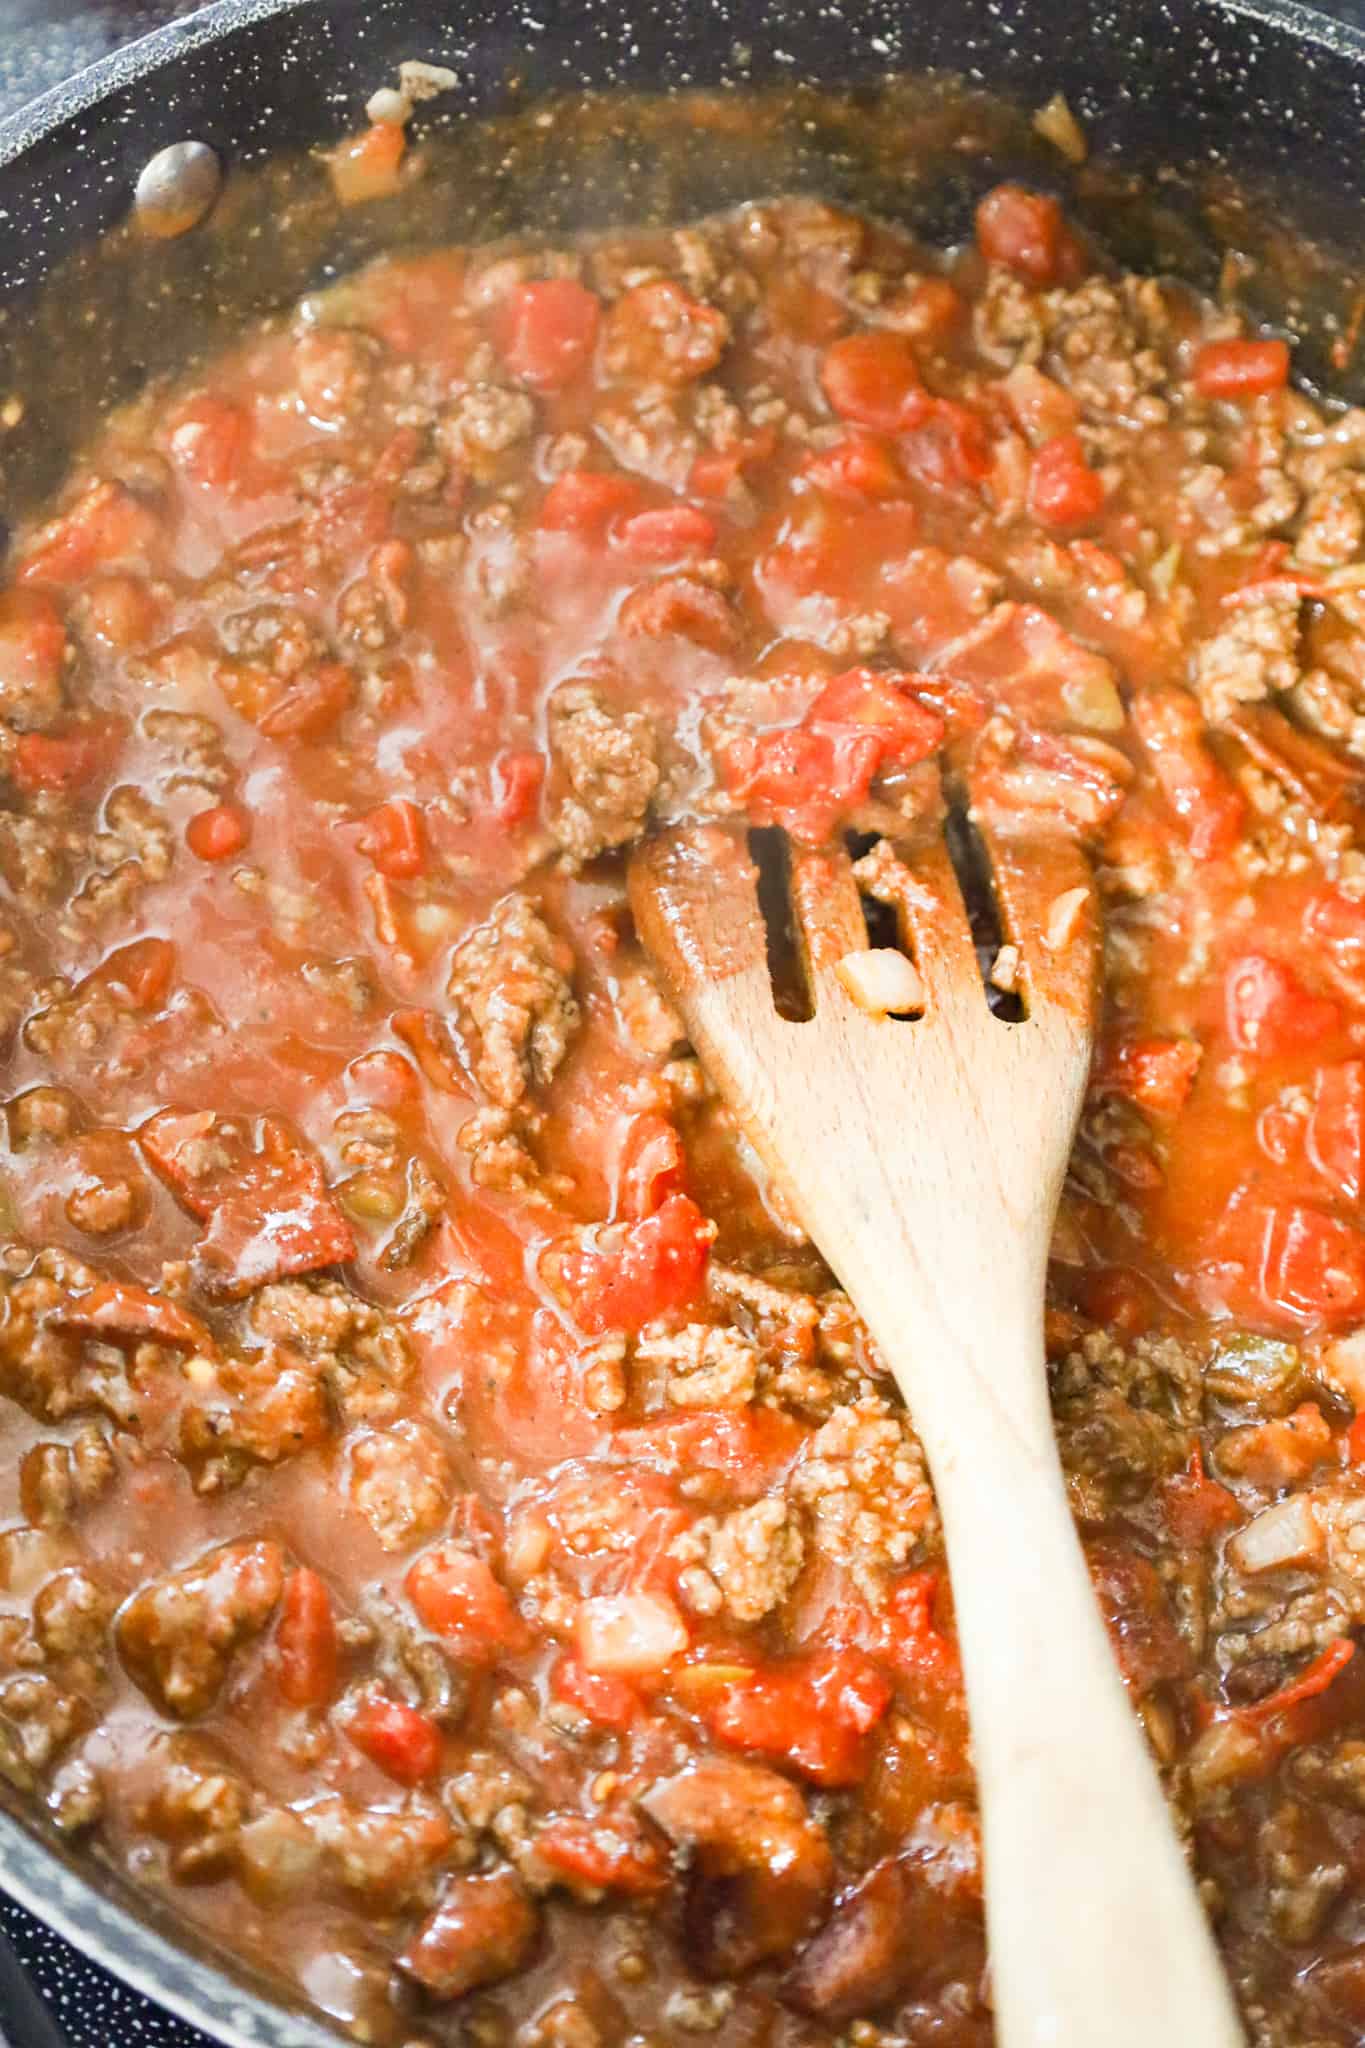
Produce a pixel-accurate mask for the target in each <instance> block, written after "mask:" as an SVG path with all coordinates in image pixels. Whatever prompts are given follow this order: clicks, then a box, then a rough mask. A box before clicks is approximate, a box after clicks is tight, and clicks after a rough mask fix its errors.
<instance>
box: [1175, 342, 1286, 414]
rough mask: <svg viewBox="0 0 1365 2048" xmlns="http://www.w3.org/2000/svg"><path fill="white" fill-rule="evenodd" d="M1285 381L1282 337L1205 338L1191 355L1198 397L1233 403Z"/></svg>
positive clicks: (1275, 388) (1257, 395)
mask: <svg viewBox="0 0 1365 2048" xmlns="http://www.w3.org/2000/svg"><path fill="white" fill-rule="evenodd" d="M1288 382H1289V344H1288V342H1286V341H1207V342H1205V344H1204V346H1203V347H1202V348H1201V349H1200V351H1199V353H1198V354H1197V355H1196V357H1195V359H1194V387H1195V390H1196V391H1197V392H1198V393H1199V395H1200V397H1201V398H1225V399H1231V400H1232V401H1233V402H1234V403H1237V402H1239V401H1240V400H1242V399H1244V398H1260V397H1263V396H1264V394H1265V393H1266V392H1267V391H1282V390H1283V389H1284V387H1285V385H1286V384H1287V383H1288Z"/></svg>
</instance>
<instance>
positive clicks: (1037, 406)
mask: <svg viewBox="0 0 1365 2048" xmlns="http://www.w3.org/2000/svg"><path fill="white" fill-rule="evenodd" d="M1000 392H1001V395H1002V397H1003V398H1005V399H1006V401H1007V402H1008V404H1009V409H1010V411H1011V412H1012V413H1013V414H1014V417H1015V419H1016V420H1017V421H1018V423H1019V425H1020V426H1021V427H1022V428H1023V430H1024V432H1025V433H1026V434H1027V435H1028V437H1029V439H1030V441H1032V442H1033V443H1034V445H1035V446H1037V445H1039V444H1041V443H1042V442H1044V441H1052V440H1054V439H1055V438H1056V437H1057V436H1058V435H1066V434H1070V433H1074V432H1075V428H1076V423H1077V421H1078V420H1079V419H1080V416H1081V408H1080V401H1079V400H1078V399H1076V398H1075V397H1073V396H1072V394H1071V392H1069V391H1068V390H1067V389H1066V387H1065V386H1064V385H1062V384H1059V383H1057V381H1056V379H1055V378H1053V377H1046V376H1044V374H1043V372H1042V371H1041V370H1039V369H1035V368H1034V366H1033V364H1032V363H1016V365H1015V367H1014V368H1013V369H1012V370H1011V371H1010V373H1009V375H1008V377H1006V378H1005V379H1004V380H1003V382H1002V383H1001V386H1000Z"/></svg>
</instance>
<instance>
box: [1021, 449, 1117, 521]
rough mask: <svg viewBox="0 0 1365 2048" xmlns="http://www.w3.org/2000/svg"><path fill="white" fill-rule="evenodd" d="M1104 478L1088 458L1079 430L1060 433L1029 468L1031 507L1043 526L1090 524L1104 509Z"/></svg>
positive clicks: (1031, 511) (1029, 499)
mask: <svg viewBox="0 0 1365 2048" xmlns="http://www.w3.org/2000/svg"><path fill="white" fill-rule="evenodd" d="M1104 495H1105V494H1104V482H1103V479H1102V478H1101V477H1099V476H1098V475H1097V474H1096V473H1095V471H1094V470H1093V469H1091V467H1090V465H1089V464H1088V463H1087V461H1086V459H1085V450H1084V449H1083V448H1082V446H1081V439H1080V435H1079V434H1059V435H1058V436H1057V438H1056V439H1055V440H1052V441H1048V442H1046V443H1045V444H1044V446H1043V447H1041V448H1040V449H1039V450H1038V453H1037V454H1036V455H1035V456H1034V458H1033V462H1032V464H1031V466H1030V469H1029V479H1028V509H1029V515H1030V517H1031V518H1033V519H1036V520H1037V521H1038V523H1039V525H1040V526H1051V527H1054V528H1059V527H1070V526H1087V525H1088V524H1089V523H1090V521H1091V520H1092V519H1098V517H1099V515H1100V513H1101V512H1102V511H1103V510H1104Z"/></svg>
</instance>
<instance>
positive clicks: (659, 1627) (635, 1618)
mask: <svg viewBox="0 0 1365 2048" xmlns="http://www.w3.org/2000/svg"><path fill="white" fill-rule="evenodd" d="M574 1640H575V1643H576V1646H577V1652H578V1661H579V1663H580V1664H581V1665H582V1666H583V1669H584V1670H585V1671H589V1672H593V1673H595V1674H600V1675H602V1676H604V1677H607V1678H649V1677H652V1676H653V1675H654V1674H655V1673H656V1672H660V1671H662V1670H664V1669H665V1667H666V1666H667V1665H669V1664H671V1663H672V1661H673V1659H674V1658H675V1657H680V1656H681V1655H682V1653H683V1651H684V1650H685V1649H686V1648H687V1646H688V1642H689V1640H690V1638H689V1636H688V1633H687V1624H686V1622H685V1621H684V1620H683V1618H682V1615H681V1614H680V1613H679V1611H678V1608H677V1606H676V1604H675V1603H674V1602H673V1601H672V1600H670V1599H669V1597H668V1595H667V1594H666V1593H652V1592H649V1591H647V1590H646V1589H643V1588H641V1589H639V1590H637V1591H634V1592H628V1593H602V1594H599V1595H597V1596H596V1597H595V1598H594V1599H591V1600H585V1601H584V1602H583V1604H582V1606H581V1607H580V1608H579V1610H578V1616H577V1621H576V1623H575V1634H574Z"/></svg>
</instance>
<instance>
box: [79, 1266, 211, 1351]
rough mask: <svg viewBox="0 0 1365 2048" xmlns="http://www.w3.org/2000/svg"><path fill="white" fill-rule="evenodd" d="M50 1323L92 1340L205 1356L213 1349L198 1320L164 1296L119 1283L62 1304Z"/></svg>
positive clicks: (106, 1284) (109, 1282) (108, 1283)
mask: <svg viewBox="0 0 1365 2048" xmlns="http://www.w3.org/2000/svg"><path fill="white" fill-rule="evenodd" d="M51 1321H52V1323H53V1325H54V1327H56V1328H57V1329H63V1330H83V1331H85V1332H86V1334H87V1335H89V1336H92V1337H106V1338H115V1339H117V1338H127V1339H128V1340H129V1342H131V1343H137V1342H141V1341H143V1340H145V1339H151V1340H152V1341H154V1342H155V1343H158V1344H185V1345H190V1346H193V1348H194V1349H195V1350H196V1351H203V1352H205V1353H206V1354H208V1355H209V1356H212V1354H213V1352H214V1350H215V1349H216V1347H215V1345H214V1341H213V1338H212V1336H211V1335H210V1333H209V1331H208V1329H207V1328H206V1326H205V1325H204V1324H203V1323H201V1322H200V1320H199V1318H198V1316H192V1315H191V1314H190V1312H189V1310H188V1309H183V1308H181V1306H180V1304H179V1303H178V1302H175V1301H168V1300H167V1299H166V1297H165V1296H164V1295H161V1294H151V1293H149V1292H148V1290H147V1289H146V1288H145V1287H134V1286H133V1285H132V1284H131V1283H129V1282H126V1281H122V1280H105V1281H102V1282H101V1283H100V1284H99V1285H98V1286H97V1287H92V1288H91V1290H90V1292H89V1293H88V1294H82V1295H78V1296H76V1297H75V1299H74V1300H71V1301H68V1302H65V1303H63V1304H62V1305H60V1306H59V1307H58V1308H57V1309H55V1310H54V1311H53V1313H52V1317H51Z"/></svg>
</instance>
